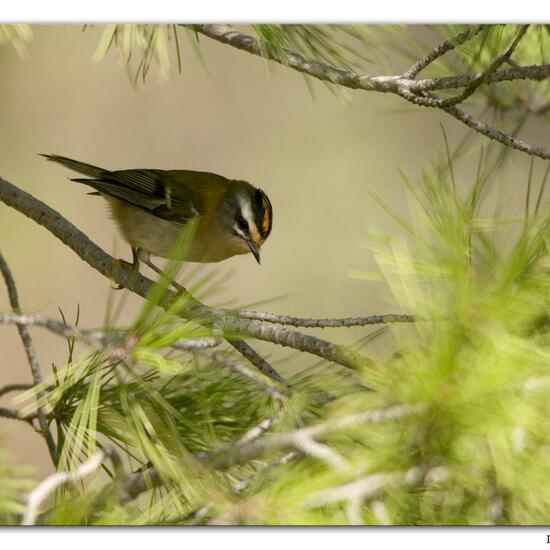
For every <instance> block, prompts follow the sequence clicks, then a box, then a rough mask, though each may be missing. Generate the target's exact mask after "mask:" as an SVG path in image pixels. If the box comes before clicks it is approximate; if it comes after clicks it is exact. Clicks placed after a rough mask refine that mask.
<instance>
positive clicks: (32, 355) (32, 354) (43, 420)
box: [0, 253, 57, 465]
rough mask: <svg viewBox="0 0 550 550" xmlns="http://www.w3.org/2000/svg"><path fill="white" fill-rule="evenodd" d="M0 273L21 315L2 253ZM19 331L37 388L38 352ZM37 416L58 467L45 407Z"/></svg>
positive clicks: (39, 377)
mask: <svg viewBox="0 0 550 550" xmlns="http://www.w3.org/2000/svg"><path fill="white" fill-rule="evenodd" d="M0 272H2V276H3V277H4V281H5V282H6V287H7V289H8V296H9V301H10V306H11V308H12V309H13V311H14V312H15V313H16V314H20V313H21V307H20V305H19V296H18V294H17V286H16V285H15V279H14V278H13V275H12V273H11V270H10V268H9V266H8V263H7V262H6V260H5V258H4V256H3V255H2V254H1V253H0ZM17 330H18V332H19V336H20V337H21V341H22V342H23V347H24V348H25V354H26V355H27V360H28V362H29V365H30V367H31V374H32V379H33V382H34V385H35V386H37V385H39V384H40V383H41V382H42V372H41V370H40V364H39V363H38V358H37V356H36V350H35V349H34V345H33V342H32V338H31V335H30V332H29V330H28V329H27V327H26V325H25V324H20V323H19V324H17ZM44 395H45V392H44V391H43V390H41V391H39V392H38V393H37V395H36V399H37V400H38V401H39V400H40V399H41V398H42V397H44ZM37 415H38V423H39V425H40V432H41V434H42V436H43V437H44V439H45V440H46V444H47V446H48V451H49V453H50V456H51V459H52V462H53V463H54V465H56V464H57V447H56V445H55V442H54V440H53V436H52V433H51V431H50V426H49V423H48V417H47V415H46V412H45V411H44V407H42V406H39V407H38V408H37Z"/></svg>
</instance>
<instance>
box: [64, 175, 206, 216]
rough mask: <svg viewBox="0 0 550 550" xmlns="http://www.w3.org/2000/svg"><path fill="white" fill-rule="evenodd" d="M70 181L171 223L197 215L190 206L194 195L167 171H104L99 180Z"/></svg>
mask: <svg viewBox="0 0 550 550" xmlns="http://www.w3.org/2000/svg"><path fill="white" fill-rule="evenodd" d="M72 181H76V182H78V183H84V184H86V185H89V186H90V187H93V188H94V189H96V190H97V191H99V192H100V193H102V194H104V195H107V196H109V197H113V198H115V199H118V200H120V201H123V202H126V203H128V204H131V205H132V206H136V207H138V208H143V209H144V210H147V211H148V212H150V213H151V214H153V215H154V216H157V217H159V218H162V219H165V220H168V221H171V222H173V223H177V224H184V223H186V222H188V221H189V220H190V219H192V218H193V217H195V216H197V215H198V214H199V210H198V209H197V208H196V207H195V205H194V204H193V197H192V195H193V194H192V193H189V192H186V191H187V190H186V189H182V188H181V187H182V186H181V184H180V183H176V182H172V178H171V177H170V174H169V172H165V171H162V170H117V171H114V172H105V174H104V175H103V177H102V178H101V179H84V178H76V179H73V180H72ZM172 183H174V187H175V189H174V190H173V186H172V185H171V184H172ZM173 191H177V192H176V193H174V192H173Z"/></svg>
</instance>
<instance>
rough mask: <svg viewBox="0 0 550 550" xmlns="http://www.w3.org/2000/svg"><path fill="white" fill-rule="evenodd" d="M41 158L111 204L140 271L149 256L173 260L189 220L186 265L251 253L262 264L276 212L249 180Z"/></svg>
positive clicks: (135, 265) (113, 213)
mask: <svg viewBox="0 0 550 550" xmlns="http://www.w3.org/2000/svg"><path fill="white" fill-rule="evenodd" d="M41 156H43V157H45V158H46V159H48V160H49V161H52V162H56V163H58V164H61V165H63V166H65V167H66V168H69V169H71V170H73V171H75V172H78V173H79V174H81V175H84V176H87V177H86V178H70V179H71V181H75V182H78V183H82V184H85V185H89V186H90V187H92V188H93V189H94V191H93V192H91V193H89V194H90V195H101V196H102V197H103V198H104V199H106V200H107V202H108V203H109V206H110V208H111V213H112V217H113V219H114V220H115V222H116V224H117V226H118V229H119V230H120V232H121V234H122V236H123V237H124V239H125V240H126V241H127V242H128V243H129V244H130V246H131V248H132V254H133V262H132V264H130V265H131V267H132V268H135V269H138V270H139V262H140V260H142V261H144V262H145V263H147V265H151V264H150V263H149V260H150V257H151V255H152V256H159V257H162V258H169V257H170V255H171V253H172V251H173V249H174V247H175V245H176V243H177V242H178V239H179V237H180V235H181V232H182V230H183V228H184V227H185V226H186V225H187V224H188V223H189V222H190V221H191V220H197V225H196V229H195V233H194V236H193V239H192V242H191V244H190V247H189V249H188V251H187V254H186V257H185V260H186V261H189V262H202V263H211V262H219V261H222V260H225V259H226V258H230V257H231V256H235V255H238V254H247V253H252V255H253V256H254V258H255V259H256V261H257V262H258V264H259V263H260V247H261V246H262V244H263V243H264V242H265V240H266V239H267V238H268V237H269V234H270V233H271V228H272V224H273V208H272V206H271V202H270V200H269V198H268V197H267V195H266V194H265V193H264V191H262V190H261V189H259V188H257V187H254V186H253V185H251V184H250V183H248V182H246V181H243V180H232V179H228V178H225V177H223V176H220V175H218V174H213V173H210V172H198V171H193V170H156V169H129V170H112V171H111V170H106V169H104V168H99V167H98V166H93V165H91V164H87V163H85V162H80V161H78V160H73V159H70V158H68V157H63V156H60V155H54V154H42V153H41ZM125 263H128V262H125Z"/></svg>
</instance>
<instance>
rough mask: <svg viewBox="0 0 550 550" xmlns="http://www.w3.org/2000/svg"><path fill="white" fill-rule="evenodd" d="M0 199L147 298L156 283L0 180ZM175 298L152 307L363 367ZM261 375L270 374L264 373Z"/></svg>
mask: <svg viewBox="0 0 550 550" xmlns="http://www.w3.org/2000/svg"><path fill="white" fill-rule="evenodd" d="M0 200H1V201H3V202H4V203H5V204H7V205H8V206H10V207H12V208H15V209H16V210H17V211H19V212H21V213H22V214H24V215H26V216H27V217H29V218H30V219H32V220H34V221H36V222H37V223H39V224H40V225H42V226H43V227H45V228H46V229H47V230H48V231H50V232H51V233H52V234H53V235H54V236H55V237H57V238H58V239H59V240H60V241H61V242H63V243H64V244H66V245H67V246H68V247H69V248H71V249H72V250H73V251H74V252H75V253H76V254H77V255H78V256H79V257H80V258H82V259H83V260H84V261H85V262H86V263H88V264H89V265H90V266H91V267H93V268H94V269H96V270H97V271H99V272H100V273H101V274H102V275H104V276H105V277H107V278H109V279H110V280H112V281H114V282H115V283H117V284H118V285H119V286H121V287H124V288H126V289H128V290H130V291H132V292H134V293H136V294H138V295H139V296H142V297H143V298H145V299H147V298H148V296H149V293H150V291H151V290H152V289H153V286H154V285H155V283H154V282H153V281H152V280H150V279H148V278H147V277H144V276H143V275H141V274H140V273H137V272H136V271H135V270H132V269H130V268H128V267H126V266H125V265H123V264H122V263H120V262H118V261H117V260H116V259H115V258H113V257H112V256H110V255H109V254H107V253H106V252H104V251H103V250H102V249H101V248H99V247H98V246H97V245H96V244H95V243H94V242H93V241H91V240H90V239H89V238H88V237H87V236H86V235H85V234H84V233H82V231H80V230H79V229H77V228H76V227H75V226H74V225H73V224H71V223H70V222H69V221H67V220H66V219H65V218H63V216H61V214H59V213H58V212H56V211H55V210H53V209H52V208H50V207H49V206H47V205H46V204H44V203H43V202H41V201H39V200H38V199H36V198H34V197H33V196H32V195H29V194H28V193H26V192H25V191H22V190H21V189H19V188H17V187H16V186H14V185H12V184H11V183H9V182H7V181H6V180H4V179H2V178H0ZM178 297H179V295H178V294H177V293H174V292H171V291H169V290H168V289H167V290H166V291H165V294H164V296H163V297H162V298H161V299H160V301H159V303H158V304H157V305H158V306H159V307H161V308H163V309H165V310H170V311H171V312H172V313H174V315H178V316H180V317H182V318H184V319H190V320H194V321H195V322H197V323H199V324H201V325H203V326H205V327H212V326H213V325H215V326H216V328H219V329H220V330H222V332H224V333H232V334H242V335H244V336H251V337H253V338H257V339H259V340H265V341H267V342H271V343H273V344H278V345H281V346H287V347H291V348H293V349H296V350H299V351H305V352H307V353H311V354H313V355H316V356H318V357H321V358H323V359H327V360H329V361H333V362H335V363H338V364H340V365H342V366H344V367H347V368H351V369H357V368H360V367H361V366H363V365H366V364H368V359H367V358H366V357H364V356H362V355H360V354H358V353H354V352H352V351H350V350H348V349H346V348H345V347H344V346H339V345H335V344H332V343H330V342H327V341H325V340H323V339H321V338H317V337H314V336H310V335H306V334H301V333H299V332H296V331H290V330H287V329H284V328H281V327H275V326H270V325H264V324H262V323H261V322H259V321H251V320H248V319H240V318H239V317H238V315H235V314H233V313H232V312H231V311H230V310H223V309H214V308H209V307H207V306H205V305H204V304H202V303H201V302H199V301H198V300H196V299H195V298H193V297H192V296H191V295H188V294H187V295H186V299H185V308H184V309H182V310H181V311H177V312H176V311H173V309H174V304H175V303H176V302H177V300H178ZM226 339H228V340H229V341H230V342H232V343H234V341H235V340H236V339H237V338H234V337H233V338H227V337H226ZM241 349H244V347H243V346H241ZM239 351H241V350H239ZM271 368H272V367H271ZM263 372H264V374H266V375H268V376H269V374H268V370H267V369H265V370H264V371H263ZM271 377H272V378H273V377H274V376H273V375H272V376H271ZM275 379H276V381H279V380H281V377H280V375H279V376H278V378H275Z"/></svg>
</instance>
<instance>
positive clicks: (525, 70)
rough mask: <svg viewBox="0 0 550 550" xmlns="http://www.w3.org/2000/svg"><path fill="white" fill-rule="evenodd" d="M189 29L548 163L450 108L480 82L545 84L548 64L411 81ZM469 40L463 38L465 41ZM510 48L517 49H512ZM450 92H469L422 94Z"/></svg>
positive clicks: (211, 29)
mask: <svg viewBox="0 0 550 550" xmlns="http://www.w3.org/2000/svg"><path fill="white" fill-rule="evenodd" d="M188 27H190V28H192V29H193V30H194V31H196V32H199V33H201V34H203V35H205V36H207V37H209V38H211V39H213V40H216V41H218V42H221V43H222V44H227V45H229V46H232V47H234V48H237V49H240V50H243V51H246V52H248V53H251V54H253V55H256V56H259V57H263V58H266V59H269V60H271V61H274V62H276V63H280V64H281V65H284V66H286V67H289V68H290V69H293V70H295V71H298V72H300V73H302V74H306V75H308V76H311V77H313V78H316V79H318V80H321V81H324V82H330V83H332V84H335V85H338V86H343V87H346V88H351V89H360V90H364V91H374V92H381V93H392V94H396V95H399V96H401V97H403V98H405V99H407V100H408V101H410V102H411V103H414V104H415V105H419V106H423V107H434V108H439V109H441V110H443V111H445V112H447V113H448V114H450V115H451V116H453V117H454V118H456V119H457V120H459V121H460V122H462V123H463V124H466V125H467V126H468V127H469V128H471V129H472V130H474V131H476V132H478V133H480V134H482V135H484V136H486V137H488V138H489V139H493V140H496V141H498V142H500V143H502V144H503V145H506V146H508V147H512V148H514V149H517V150H518V151H522V152H524V153H527V154H529V155H535V156H538V157H540V158H543V159H549V158H550V152H548V151H546V150H545V149H543V148H542V147H537V146H533V145H529V144H527V143H525V142H523V141H521V140H518V139H516V138H513V137H510V136H508V135H506V134H504V133H503V132H500V131H498V130H495V129H493V128H491V127H490V126H488V125H487V124H485V123H483V122H480V121H478V120H476V119H475V118H474V117H472V116H471V115H468V114H466V113H464V112H462V111H459V110H458V109H456V108H455V107H454V103H458V102H459V101H463V100H464V99H465V98H466V97H468V96H469V95H471V93H473V91H475V89H476V88H477V87H478V86H479V85H481V84H483V83H494V82H502V81H505V80H508V81H510V80H526V79H529V80H544V79H546V78H548V77H549V76H550V65H549V64H546V65H533V66H529V67H521V66H513V67H510V68H507V69H502V70H494V68H492V69H491V70H488V71H485V72H481V73H476V74H464V75H458V76H454V77H442V78H425V79H419V80H415V79H414V78H406V77H405V76H404V75H384V76H375V75H369V74H363V75H359V74H356V73H354V72H351V71H348V70H343V69H338V68H336V67H332V66H330V65H327V64H325V63H320V62H318V61H309V60H307V59H305V58H304V57H303V56H301V55H300V54H298V53H296V52H293V51H291V50H283V54H282V56H279V54H278V53H276V52H275V51H272V50H268V51H266V50H265V49H262V48H261V47H260V44H259V42H258V41H257V40H256V39H255V38H254V37H252V36H249V35H247V34H244V33H241V32H238V31H235V30H234V29H232V28H231V27H229V26H228V25H188ZM523 32H525V31H523ZM523 32H521V31H520V34H521V36H522V35H523ZM521 36H519V35H518V37H516V39H518V41H519V39H521ZM462 38H463V37H462V36H461V39H462ZM468 38H471V37H468V36H467V37H466V38H465V39H468ZM447 47H448V45H445V46H444V45H442V46H441V48H442V50H445V51H448V50H446V48H447ZM513 47H514V48H515V45H514V46H513ZM436 50H437V48H436ZM512 51H513V48H512ZM443 53H445V52H443ZM510 53H511V52H510ZM438 54H439V50H438V51H437V52H436V53H433V52H431V54H428V56H427V58H424V61H423V60H420V62H419V63H420V65H419V67H420V68H423V64H424V63H425V62H426V61H429V60H430V59H431V58H430V55H432V56H433V55H435V58H437V57H438V56H439V55H438ZM508 59H509V56H508V57H506V58H505V59H504V60H503V62H504V61H507V60H508ZM430 62H431V61H430ZM500 65H501V63H500V62H499V63H497V67H498V66H500ZM413 68H414V70H416V68H415V66H413V67H411V69H409V71H412V74H414V70H413ZM409 71H407V72H406V73H405V75H407V73H408V72H409ZM453 88H467V89H468V91H465V92H463V93H462V94H460V95H459V96H457V97H455V98H453V99H451V100H448V101H449V104H447V105H446V106H445V103H443V104H441V102H445V101H447V100H441V99H438V98H434V97H426V96H425V94H426V93H427V92H429V91H433V90H443V89H453Z"/></svg>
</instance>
